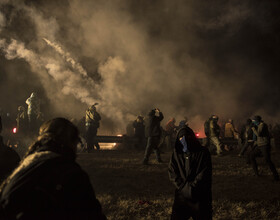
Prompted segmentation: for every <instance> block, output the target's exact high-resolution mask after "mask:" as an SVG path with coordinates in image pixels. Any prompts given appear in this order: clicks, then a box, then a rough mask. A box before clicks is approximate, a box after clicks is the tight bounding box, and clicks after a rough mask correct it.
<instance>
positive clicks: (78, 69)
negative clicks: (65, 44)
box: [43, 38, 87, 76]
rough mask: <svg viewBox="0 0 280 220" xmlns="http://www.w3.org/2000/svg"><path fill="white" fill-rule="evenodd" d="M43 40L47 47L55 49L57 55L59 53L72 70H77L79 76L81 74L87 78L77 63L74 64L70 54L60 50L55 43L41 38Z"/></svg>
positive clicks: (84, 71)
mask: <svg viewBox="0 0 280 220" xmlns="http://www.w3.org/2000/svg"><path fill="white" fill-rule="evenodd" d="M43 40H44V41H45V42H46V43H47V44H48V45H49V46H51V47H52V48H53V49H55V51H56V52H57V53H59V54H60V55H61V56H62V57H63V58H64V59H65V60H66V61H67V62H68V63H70V64H71V66H72V68H73V69H74V70H77V71H78V72H79V73H80V74H82V75H83V76H87V72H86V70H85V69H84V68H83V67H82V65H81V64H79V63H78V62H76V61H75V60H74V59H73V58H72V57H71V55H70V53H68V52H66V51H64V50H63V49H62V47H61V46H60V45H59V44H57V43H55V42H51V41H49V40H48V39H46V38H43Z"/></svg>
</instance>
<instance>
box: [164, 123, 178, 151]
mask: <svg viewBox="0 0 280 220" xmlns="http://www.w3.org/2000/svg"><path fill="white" fill-rule="evenodd" d="M175 123H176V120H175V118H171V119H170V120H169V121H168V122H167V123H166V125H165V137H164V142H165V143H166V147H167V149H172V148H173V147H172V138H173V135H174V133H175V132H176V128H177V126H176V125H175Z"/></svg>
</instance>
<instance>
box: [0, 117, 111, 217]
mask: <svg viewBox="0 0 280 220" xmlns="http://www.w3.org/2000/svg"><path fill="white" fill-rule="evenodd" d="M79 141H80V139H79V132H78V129H77V128H76V126H75V125H73V124H72V123H71V122H70V121H68V120H67V119H64V118H55V119H53V120H50V121H47V122H45V123H44V124H43V125H42V126H41V127H40V131H39V136H38V138H37V141H36V142H35V143H34V144H33V145H31V146H30V147H29V149H28V151H27V153H26V156H25V157H24V159H23V160H22V161H21V163H20V165H19V166H18V167H17V168H16V169H15V171H14V172H13V173H12V174H11V175H10V176H9V177H8V178H7V179H6V180H5V181H4V183H3V184H2V186H1V188H0V202H1V203H0V204H1V207H0V219H4V220H14V219H18V220H30V219H32V220H33V219H44V220H47V219H48V220H49V219H55V220H56V219H72V220H74V219H75V220H76V219H77V220H78V219H98V220H104V219H106V217H105V216H104V214H103V213H102V208H101V205H100V203H99V201H98V200H97V199H96V197H95V193H94V190H93V188H92V185H91V183H90V180H89V177H88V175H87V174H86V173H85V172H84V171H83V170H82V169H81V167H80V166H79V165H78V164H77V163H76V162H75V158H76V149H77V144H78V142H79Z"/></svg>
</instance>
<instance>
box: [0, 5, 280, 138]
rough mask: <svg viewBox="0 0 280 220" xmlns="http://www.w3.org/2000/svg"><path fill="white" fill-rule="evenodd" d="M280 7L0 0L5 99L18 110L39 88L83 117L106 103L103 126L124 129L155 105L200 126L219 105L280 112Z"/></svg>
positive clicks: (229, 112) (237, 111)
mask: <svg viewBox="0 0 280 220" xmlns="http://www.w3.org/2000/svg"><path fill="white" fill-rule="evenodd" d="M279 8H280V7H279V3H278V2H277V1H269V2H259V3H256V2H255V1H249V0H247V1H242V2H241V3H237V2H232V1H214V2H213V1H211V2H209V3H208V2H205V1H180V0H177V1H175V2H174V1H170V0H163V1H157V0H153V1H146V0H143V1H125V0H117V1H105V2H104V1H99V0H95V1H78V0H69V1H67V0H63V1H54V0H51V1H42V0H41V1H35V0H34V1H30V0H26V1H24V2H23V1H1V6H0V11H1V13H0V31H1V33H0V35H1V37H0V39H1V40H0V47H1V51H2V55H1V61H0V62H1V67H0V68H1V69H0V71H1V76H0V79H1V82H0V84H1V93H0V94H1V95H0V98H1V106H2V108H3V105H5V106H6V108H7V109H16V106H17V105H20V104H22V103H24V101H25V99H26V98H27V97H28V96H29V94H30V93H31V92H32V91H33V90H34V91H38V93H39V94H40V96H41V97H43V98H44V100H46V101H45V108H46V109H48V111H47V112H49V113H48V114H49V117H51V116H57V115H60V116H61V115H62V116H67V117H70V118H80V117H82V116H83V114H84V111H85V109H86V108H87V107H88V106H89V105H91V104H93V103H95V102H98V103H99V110H100V111H101V114H102V116H103V118H104V120H103V124H102V128H103V131H104V132H105V130H111V131H113V132H122V133H123V132H124V128H125V125H126V124H127V122H128V121H130V120H132V119H134V118H135V116H136V115H138V114H143V115H144V114H146V113H147V112H148V111H149V110H150V109H151V108H154V107H159V108H160V109H161V110H162V111H163V113H164V115H165V116H166V119H168V118H169V117H171V116H175V117H176V118H177V120H180V119H182V118H183V117H184V116H187V117H188V118H190V124H191V126H193V127H194V129H195V130H201V127H202V124H203V121H204V120H205V119H206V118H207V117H209V115H211V114H213V113H215V114H218V115H219V116H220V117H221V118H224V119H227V118H228V117H231V118H233V119H236V120H243V121H244V119H246V118H247V117H250V116H252V115H254V114H262V115H263V117H264V119H265V120H267V121H270V122H271V121H272V119H273V118H275V120H279V117H280V114H279V110H278V109H279V102H278V99H279V96H280V95H279V86H278V84H279V83H278V82H279V81H280V79H279V78H280V77H279V75H278V74H276V73H277V72H279V67H278V61H279V49H280V45H279V40H278V39H279V37H280V36H279V35H280V34H279V23H280V22H279V21H280V19H279V15H278V9H279ZM13 88H16V91H17V94H20V95H16V94H14V93H13V92H11V91H12V89H13ZM4 94H9V95H8V97H9V100H7V99H6V97H7V95H4ZM2 103H4V104H2ZM9 111H11V110H9ZM112 123H113V126H110V125H112Z"/></svg>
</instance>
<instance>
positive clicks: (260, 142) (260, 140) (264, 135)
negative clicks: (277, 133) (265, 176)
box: [250, 115, 279, 180]
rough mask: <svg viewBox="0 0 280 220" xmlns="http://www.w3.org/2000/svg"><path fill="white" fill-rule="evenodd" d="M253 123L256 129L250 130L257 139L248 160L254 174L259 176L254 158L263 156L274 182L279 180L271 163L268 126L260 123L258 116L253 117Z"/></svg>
mask: <svg viewBox="0 0 280 220" xmlns="http://www.w3.org/2000/svg"><path fill="white" fill-rule="evenodd" d="M253 123H254V124H255V125H256V127H252V130H253V132H254V135H255V136H256V137H257V141H256V145H257V147H256V148H255V149H254V150H253V151H252V152H251V153H250V160H251V164H252V166H253V170H254V173H255V175H256V176H259V171H258V165H257V161H256V158H257V157H260V156H263V157H264V160H265V162H266V164H267V165H268V167H269V169H270V171H271V172H272V174H273V177H274V180H279V174H278V172H277V170H276V168H275V165H274V164H273V162H272V161H271V155H270V151H271V145H270V134H269V131H268V126H267V124H266V123H264V122H263V121H262V118H261V116H259V115H256V116H255V117H254V120H253Z"/></svg>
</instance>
